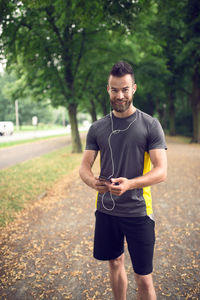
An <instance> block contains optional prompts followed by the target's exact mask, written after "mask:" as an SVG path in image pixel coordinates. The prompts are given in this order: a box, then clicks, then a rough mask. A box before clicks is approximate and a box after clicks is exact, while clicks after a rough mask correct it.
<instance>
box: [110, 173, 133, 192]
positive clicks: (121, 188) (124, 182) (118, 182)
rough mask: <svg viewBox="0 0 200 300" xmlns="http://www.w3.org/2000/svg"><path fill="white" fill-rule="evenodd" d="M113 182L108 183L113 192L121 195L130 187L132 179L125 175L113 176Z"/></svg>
mask: <svg viewBox="0 0 200 300" xmlns="http://www.w3.org/2000/svg"><path fill="white" fill-rule="evenodd" d="M111 181H112V183H106V185H107V186H108V188H109V191H110V192H111V194H113V195H115V196H121V195H122V194H124V193H125V192H126V191H128V190H129V189H130V181H129V179H127V178H125V177H119V178H112V179H111Z"/></svg>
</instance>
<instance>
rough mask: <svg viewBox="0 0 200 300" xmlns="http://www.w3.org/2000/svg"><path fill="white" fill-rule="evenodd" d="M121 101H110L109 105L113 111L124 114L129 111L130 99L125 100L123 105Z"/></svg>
mask: <svg viewBox="0 0 200 300" xmlns="http://www.w3.org/2000/svg"><path fill="white" fill-rule="evenodd" d="M123 101H124V100H123ZM123 101H120V100H117V99H116V100H111V99H110V105H111V107H112V109H113V110H115V111H117V112H121V113H122V112H125V111H127V110H128V109H129V107H130V105H131V103H132V99H127V100H126V102H124V103H123Z"/></svg>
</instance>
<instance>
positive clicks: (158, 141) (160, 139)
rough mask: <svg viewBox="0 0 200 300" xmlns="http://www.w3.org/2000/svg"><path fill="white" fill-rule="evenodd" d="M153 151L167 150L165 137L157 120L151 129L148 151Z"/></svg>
mask: <svg viewBox="0 0 200 300" xmlns="http://www.w3.org/2000/svg"><path fill="white" fill-rule="evenodd" d="M151 149H167V146H166V141H165V135H164V132H163V129H162V126H161V125H160V122H159V121H158V120H157V119H154V120H153V122H152V125H151V127H150V128H149V136H148V150H151Z"/></svg>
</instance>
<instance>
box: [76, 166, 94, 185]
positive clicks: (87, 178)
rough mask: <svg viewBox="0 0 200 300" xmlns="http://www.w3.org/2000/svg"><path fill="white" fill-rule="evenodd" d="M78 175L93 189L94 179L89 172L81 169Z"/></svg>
mask: <svg viewBox="0 0 200 300" xmlns="http://www.w3.org/2000/svg"><path fill="white" fill-rule="evenodd" d="M79 175H80V177H81V179H82V180H83V181H84V182H85V183H86V184H87V185H88V186H89V187H91V188H94V185H93V182H94V179H95V177H94V174H93V173H92V171H91V170H88V169H86V168H83V167H81V168H80V170H79Z"/></svg>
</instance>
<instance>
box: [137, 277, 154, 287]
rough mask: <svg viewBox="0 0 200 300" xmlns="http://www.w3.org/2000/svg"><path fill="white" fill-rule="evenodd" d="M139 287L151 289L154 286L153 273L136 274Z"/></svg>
mask: <svg viewBox="0 0 200 300" xmlns="http://www.w3.org/2000/svg"><path fill="white" fill-rule="evenodd" d="M135 278H136V282H137V285H138V288H139V289H140V290H142V291H149V290H151V289H152V288H153V280H152V275H151V274H149V275H139V274H135Z"/></svg>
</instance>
